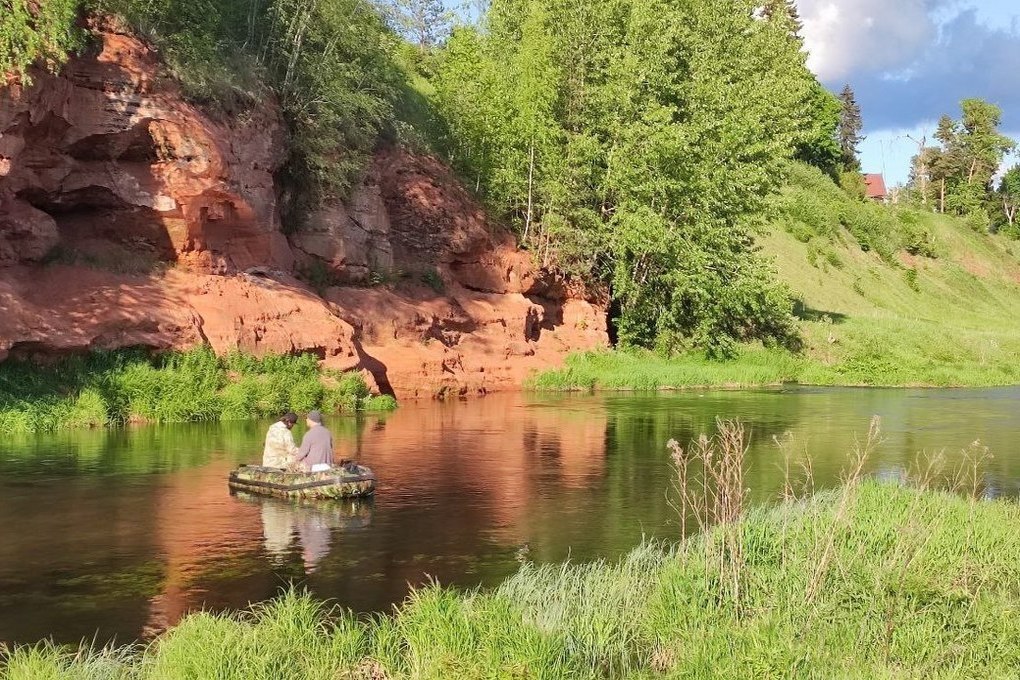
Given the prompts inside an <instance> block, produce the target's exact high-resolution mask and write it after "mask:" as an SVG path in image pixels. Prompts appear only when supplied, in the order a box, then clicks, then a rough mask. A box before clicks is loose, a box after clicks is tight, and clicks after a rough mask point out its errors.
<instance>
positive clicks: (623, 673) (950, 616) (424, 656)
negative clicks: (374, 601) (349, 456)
mask: <svg viewBox="0 0 1020 680" xmlns="http://www.w3.org/2000/svg"><path fill="white" fill-rule="evenodd" d="M1018 521H1020V511H1018V507H1017V506H1016V505H1015V504H1014V503H1010V502H999V501H985V500H973V499H968V498H964V497H961V496H957V495H951V494H948V493H942V492H935V491H919V490H915V489H911V488H907V487H904V486H900V485H893V484H884V483H879V482H873V481H868V482H864V483H859V484H851V485H848V486H847V487H845V488H844V489H841V490H837V491H832V492H827V493H823V494H820V495H817V496H815V497H813V498H811V499H809V500H807V501H801V502H790V503H788V504H786V505H783V506H780V507H779V508H778V509H773V510H757V511H752V512H750V514H748V515H747V516H746V517H745V518H744V519H743V520H742V521H740V522H739V523H738V524H737V525H735V526H736V531H735V532H734V531H727V530H726V529H725V528H723V529H718V528H717V529H714V530H712V531H710V532H709V533H707V534H704V535H701V536H699V537H697V538H694V539H691V540H689V541H687V542H684V543H682V544H680V545H678V546H676V547H665V546H662V545H645V546H642V547H640V548H638V549H636V550H635V551H634V552H632V553H631V554H630V555H629V556H627V557H626V558H625V559H623V560H621V561H620V562H618V563H612V564H610V563H595V564H588V565H560V566H535V565H531V564H525V565H524V566H523V568H522V569H521V570H520V571H519V572H518V573H517V574H516V575H515V576H513V577H511V578H509V579H508V580H507V581H506V582H504V583H503V584H502V585H500V586H499V587H497V588H495V589H493V590H489V591H483V592H471V593H460V592H455V591H451V590H447V589H442V588H439V587H433V588H427V589H424V590H421V591H418V592H416V593H414V594H412V595H411V596H410V597H409V598H408V600H407V601H406V602H405V603H404V604H403V605H402V606H401V607H399V608H398V609H397V610H396V611H395V612H394V614H393V615H391V616H381V617H376V618H372V619H365V618H360V619H359V618H355V617H353V616H351V615H349V614H346V613H344V612H342V611H339V610H327V609H325V608H323V606H322V605H320V604H317V603H315V602H314V601H313V600H312V599H310V598H309V597H306V596H300V595H296V594H293V593H291V594H288V595H286V596H284V597H282V598H281V599H279V600H277V601H274V602H272V603H269V604H267V605H265V606H261V607H258V608H256V609H255V610H254V611H253V612H250V613H246V614H236V615H226V614H224V615H212V614H205V613H201V614H193V615H191V616H189V617H187V618H186V619H185V620H184V621H183V622H182V623H181V624H180V625H179V626H177V627H176V628H175V629H173V630H171V631H170V632H169V633H167V634H165V635H164V636H162V637H161V638H159V639H157V640H156V641H154V642H153V643H152V644H150V645H148V646H146V647H144V648H135V649H119V650H106V651H95V652H78V651H72V650H61V649H57V648H54V647H51V646H46V645H42V646H37V647H22V648H19V649H17V650H9V651H8V655H9V656H8V658H7V660H6V662H5V663H4V664H3V665H2V666H0V678H3V679H4V680H23V679H28V678H32V679H33V680H38V679H40V678H52V679H54V680H56V679H62V678H68V679H70V678H74V679H75V680H91V679H99V678H103V679H107V678H123V679H129V678H131V679H134V678H139V679H140V678H146V679H148V678H153V679H155V678H159V679H160V680H173V679H176V678H223V679H228V678H239V679H240V678H245V679H246V680H247V679H259V678H265V679H269V678H272V679H273V680H279V679H283V678H295V679H297V678H302V679H304V678H449V677H461V678H611V677H628V678H659V677H685V678H686V677H706V678H707V677H726V678H758V677H853V678H887V677H917V676H920V675H924V676H926V677H932V678H948V677H1008V676H1011V675H1012V674H1013V673H1014V672H1015V669H1016V667H1017V665H1018V664H1020V641H1018V639H1017V637H1016V634H1015V632H1016V630H1017V629H1018V626H1020V566H1018V565H1020V534H1018V533H1017V532H1016V531H1015V526H1016V525H1017V522H1018ZM734 538H735V540H736V541H737V543H733V539H734ZM735 555H739V564H740V569H739V571H734V568H733V567H734V564H736V563H737V559H736V558H735Z"/></svg>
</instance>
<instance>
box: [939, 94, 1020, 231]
mask: <svg viewBox="0 0 1020 680" xmlns="http://www.w3.org/2000/svg"><path fill="white" fill-rule="evenodd" d="M961 108H962V110H963V117H962V119H961V120H960V121H959V122H957V121H955V120H953V119H952V118H950V117H949V116H945V115H944V116H942V118H941V119H940V120H939V124H938V129H937V130H936V133H935V138H936V139H937V140H938V141H939V143H940V147H939V148H938V149H934V150H932V151H929V152H928V153H927V154H926V156H925V160H926V161H927V167H929V168H930V170H929V178H930V180H931V185H932V186H933V189H934V192H935V194H936V201H937V205H938V206H939V210H940V212H946V210H949V211H952V212H955V213H958V214H967V213H974V212H978V211H981V210H983V207H984V205H985V204H986V203H987V198H988V197H989V196H990V194H991V191H992V177H993V176H994V175H995V173H996V171H997V170H998V168H999V166H1000V165H1001V164H1002V160H1003V158H1004V157H1005V154H1006V153H1008V152H1009V151H1011V150H1012V149H1013V148H1015V146H1016V145H1015V142H1014V141H1013V140H1011V139H1010V138H1008V137H1006V136H1005V135H1003V134H1001V133H1000V132H999V129H998V128H999V124H1000V123H1001V120H1002V111H1001V109H999V107H997V106H995V105H994V104H990V103H988V102H985V101H983V100H980V99H965V100H964V101H963V102H961Z"/></svg>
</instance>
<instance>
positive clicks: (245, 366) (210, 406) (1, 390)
mask: <svg viewBox="0 0 1020 680" xmlns="http://www.w3.org/2000/svg"><path fill="white" fill-rule="evenodd" d="M393 405H394V402H393V400H392V398H390V397H373V396H372V395H371V393H370V391H369V389H368V387H367V385H366V384H365V381H364V380H363V379H362V378H361V376H360V375H358V374H357V373H339V372H335V371H325V372H324V371H322V370H320V368H319V365H318V361H317V359H316V358H315V356H313V355H310V354H306V355H301V356H280V355H269V356H265V357H262V358H256V357H253V356H249V355H245V354H241V353H233V354H229V355H227V356H225V357H217V356H216V355H215V354H214V353H213V352H212V350H211V349H209V348H205V347H201V348H198V349H194V350H190V351H187V352H172V353H168V354H161V355H152V354H149V353H147V352H143V351H132V350H127V351H116V352H97V353H93V354H88V355H84V356H74V357H69V358H66V359H62V360H60V361H58V362H56V363H54V364H51V365H45V366H43V365H39V364H37V363H33V362H28V361H21V360H9V361H6V362H4V363H2V364H0V432H2V433H7V434H10V433H19V432H34V431H48V430H57V429H63V428H75V427H104V426H107V425H115V424H118V423H125V422H152V423H171V422H187V421H199V420H243V419H249V418H263V417H272V416H277V415H279V414H281V413H283V412H285V411H288V410H294V411H299V412H301V411H307V410H310V409H313V408H320V409H322V410H324V411H327V412H334V413H335V412H339V411H354V410H359V409H379V408H392V407H393Z"/></svg>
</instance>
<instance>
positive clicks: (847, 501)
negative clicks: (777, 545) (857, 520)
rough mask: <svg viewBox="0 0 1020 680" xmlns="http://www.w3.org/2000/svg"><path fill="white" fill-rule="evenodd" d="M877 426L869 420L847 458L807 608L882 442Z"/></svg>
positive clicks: (809, 588) (807, 595) (875, 419)
mask: <svg viewBox="0 0 1020 680" xmlns="http://www.w3.org/2000/svg"><path fill="white" fill-rule="evenodd" d="M881 424H882V421H881V418H879V417H878V416H874V417H873V418H872V419H871V425H870V426H869V427H868V436H867V438H866V439H865V440H864V443H863V444H862V443H861V442H859V441H857V442H855V443H854V450H853V454H852V455H851V457H850V469H849V470H848V471H847V473H846V474H845V476H844V478H843V488H842V491H841V492H840V495H839V502H838V503H837V504H836V512H835V514H834V516H833V518H832V525H831V528H830V529H829V531H828V532H827V533H826V535H825V538H824V539H823V546H822V550H821V555H819V557H818V561H817V563H816V565H815V569H814V572H813V573H812V575H811V580H810V581H809V582H808V585H807V591H806V592H805V595H804V600H805V602H806V603H807V604H809V605H810V604H811V603H813V602H814V600H815V598H816V597H817V596H818V592H819V591H820V590H821V587H822V585H823V584H824V583H825V578H826V575H827V574H828V573H829V567H830V566H831V563H832V558H833V552H834V549H835V546H836V539H837V537H838V536H839V535H840V534H841V533H842V531H843V529H844V528H845V527H844V525H845V524H846V521H847V514H848V513H849V510H850V506H851V503H852V502H853V500H854V499H855V498H856V496H857V487H858V485H859V484H860V481H861V477H862V475H863V474H864V466H865V464H866V463H867V461H868V459H869V458H871V455H872V454H873V453H874V451H875V449H876V448H878V446H879V444H881V442H882V440H881Z"/></svg>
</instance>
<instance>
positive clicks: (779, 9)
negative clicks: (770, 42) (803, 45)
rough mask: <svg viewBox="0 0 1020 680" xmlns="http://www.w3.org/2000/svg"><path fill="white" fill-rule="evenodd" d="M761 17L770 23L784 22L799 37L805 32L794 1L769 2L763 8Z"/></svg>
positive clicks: (774, 0) (779, 0)
mask: <svg viewBox="0 0 1020 680" xmlns="http://www.w3.org/2000/svg"><path fill="white" fill-rule="evenodd" d="M761 15H762V17H763V18H764V19H766V20H768V21H779V22H782V23H783V24H785V25H786V26H787V27H788V29H789V30H790V33H792V34H793V35H797V36H799V35H800V34H801V31H803V30H804V22H803V21H801V19H800V12H799V11H798V10H797V3H796V2H794V0H767V2H766V3H765V4H764V5H763V6H762V8H761Z"/></svg>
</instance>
